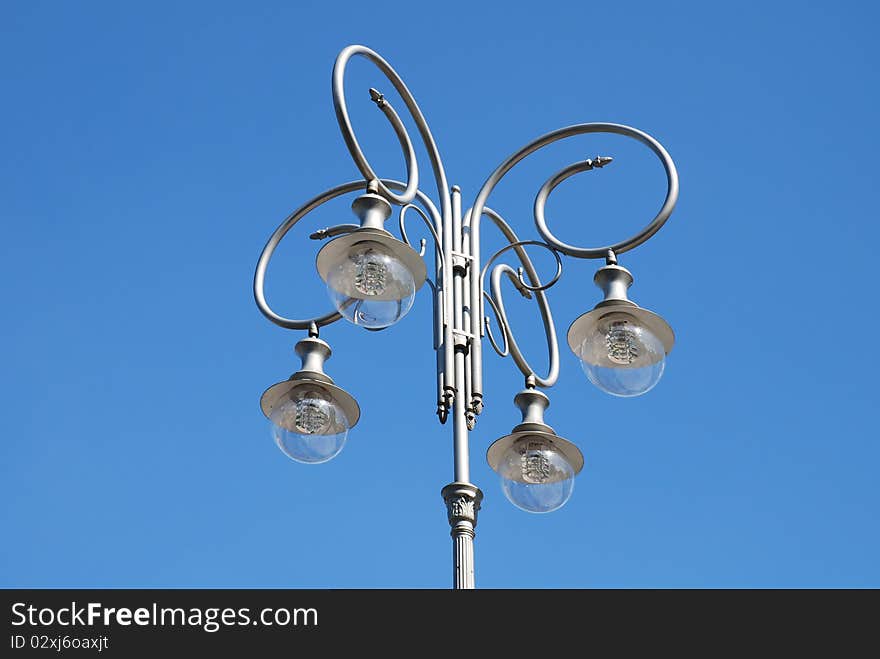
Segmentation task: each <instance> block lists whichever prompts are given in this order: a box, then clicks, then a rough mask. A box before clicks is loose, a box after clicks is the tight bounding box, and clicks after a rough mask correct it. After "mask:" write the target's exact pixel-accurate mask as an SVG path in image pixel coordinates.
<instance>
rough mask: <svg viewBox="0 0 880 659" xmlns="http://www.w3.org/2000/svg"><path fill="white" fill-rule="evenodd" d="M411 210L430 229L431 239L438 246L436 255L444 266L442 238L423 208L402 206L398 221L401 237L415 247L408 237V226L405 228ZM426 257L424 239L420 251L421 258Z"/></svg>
mask: <svg viewBox="0 0 880 659" xmlns="http://www.w3.org/2000/svg"><path fill="white" fill-rule="evenodd" d="M410 209H412V210H414V211H415V212H416V213H418V214H419V216H420V217H421V218H422V221H423V222H424V223H425V226H426V227H427V228H428V231H430V232H431V237H432V238H433V239H434V245H435V246H436V249H435V254H436V255H437V258H438V259H439V260H440V263H441V264H442V263H443V262H444V261H443V244H442V243H441V242H440V236H439V235H438V234H437V229H436V228H435V227H434V224H432V223H431V220H430V219H429V218H428V216H427V215H426V214H425V211H423V210H422V209H421V208H419V207H418V206H416V205H415V204H406V205H404V206H401V208H400V214H399V216H398V220H397V224H398V226H399V227H400V237H401V238H403V242H405V243H406V244H407V245H409V246H410V247H413V245H412V243H411V242H410V241H409V236H407V235H406V226H405V224H406V211H408V210H410ZM413 249H415V247H413ZM424 255H425V239H424V238H422V241H421V245H420V250H419V256H424Z"/></svg>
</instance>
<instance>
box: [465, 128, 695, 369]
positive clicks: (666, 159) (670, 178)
mask: <svg viewBox="0 0 880 659" xmlns="http://www.w3.org/2000/svg"><path fill="white" fill-rule="evenodd" d="M586 133H614V134H618V135H624V136H626V137H632V138H634V139H637V140H639V141H640V142H642V143H643V144H645V145H647V146H648V147H649V148H650V149H651V150H652V151H653V152H654V153H655V154H656V155H657V157H658V158H660V161H661V162H662V164H663V167H664V169H665V171H666V179H667V191H666V199H665V200H664V202H663V206H662V207H661V208H660V211H659V212H658V213H657V215H656V216H655V217H654V219H653V220H652V221H651V222H650V223H649V224H648V226H646V227H645V228H644V229H643V230H642V231H640V232H639V233H637V234H636V235H635V236H633V237H631V238H629V239H628V240H624V241H621V242H619V243H615V244H614V245H608V246H604V247H601V248H586V249H585V248H579V247H573V246H571V245H568V244H566V243H563V242H562V241H560V240H558V239H557V238H556V237H555V236H554V235H553V234H552V233H551V232H550V230H549V229H548V228H547V225H546V221H545V218H544V205H545V204H546V202H547V197H548V196H549V194H550V191H551V190H552V189H553V188H554V187H555V186H556V185H558V184H559V183H560V182H561V181H562V180H564V179H565V178H567V177H568V176H571V175H573V174H574V173H576V172H577V171H586V169H593V168H595V167H596V166H602V165H604V164H605V162H603V159H602V158H601V157H600V158H597V159H595V160H593V161H583V162H581V163H576V164H575V165H572V166H570V167H567V168H565V169H564V170H562V171H561V172H560V173H559V174H557V175H556V176H554V177H551V179H550V180H549V181H547V182H546V183H545V184H544V186H543V187H542V188H541V191H540V192H539V193H538V196H537V198H536V199H535V224H536V225H537V227H538V232H539V233H540V234H541V237H542V238H543V239H544V240H545V241H546V242H547V244H548V245H549V246H550V247H552V248H553V249H555V250H557V251H559V252H562V253H563V254H566V255H569V256H574V257H578V258H591V259H592V258H605V256H606V255H607V254H608V250H609V249H611V250H613V251H614V252H615V253H617V254H620V253H622V252H625V251H627V250H630V249H633V248H634V247H637V246H638V245H641V244H642V243H643V242H645V241H646V240H648V239H649V238H650V237H651V236H653V235H654V234H655V233H656V232H657V231H659V230H660V227H662V226H663V224H664V223H665V222H666V220H667V219H668V218H669V216H670V214H671V213H672V211H673V209H674V208H675V203H676V201H677V200H678V173H677V171H676V169H675V163H673V161H672V158H671V157H670V156H669V154H668V153H667V152H666V149H664V148H663V146H662V145H661V144H660V143H659V142H658V141H657V140H655V139H654V138H653V137H651V136H650V135H648V134H647V133H643V132H642V131H640V130H637V129H635V128H631V127H629V126H624V125H621V124H609V123H587V124H575V125H573V126H567V127H565V128H560V129H558V130H555V131H552V132H550V133H547V134H545V135H542V136H541V137H539V138H538V139H536V140H534V141H532V142H530V143H529V144H526V145H525V146H524V147H522V148H521V149H520V150H519V151H517V152H516V153H514V154H513V155H511V156H510V157H509V158H507V159H506V160H505V161H504V162H502V163H501V164H500V165H499V166H498V167H497V168H496V169H495V171H494V172H492V174H491V175H490V176H489V178H488V179H486V182H485V183H484V184H483V187H482V188H480V191H479V192H478V193H477V197H476V199H475V201H474V205H473V207H472V208H471V211H470V214H471V217H472V224H471V249H472V250H473V252H474V253H479V251H480V231H479V222H480V218H481V217H482V216H483V215H486V216H487V217H491V214H489V213H487V212H486V210H487V209H486V202H487V201H488V199H489V195H490V194H491V193H492V191H493V190H494V189H495V187H496V186H497V185H498V183H499V181H501V179H502V178H504V176H505V175H506V174H507V173H508V172H509V171H510V170H511V169H513V167H514V166H515V165H516V164H517V163H519V162H520V161H521V160H523V159H524V158H526V157H527V156H529V155H530V154H532V153H534V152H535V151H537V150H539V149H541V148H543V147H545V146H547V145H549V144H552V143H554V142H556V141H558V140H561V139H565V138H568V137H573V136H575V135H582V134H586ZM587 162H589V163H590V164H589V166H587ZM560 176H561V178H558V177H560ZM496 224H497V222H496ZM511 242H513V241H511ZM523 265H525V264H523ZM539 294H540V293H539ZM478 298H481V282H480V281H479V280H478V279H476V278H474V279H472V280H471V299H478ZM482 318H483V314H480V315H479V317H477V316H476V315H475V317H474V318H472V328H471V331H472V332H474V333H475V334H476V333H477V332H480V333H482V332H483V331H484V330H483V320H482ZM545 324H546V323H545ZM478 349H479V348H478ZM511 353H512V354H513V355H515V354H516V353H515V351H514V348H513V345H512V346H511ZM554 379H555V378H554ZM539 384H541V385H542V386H548V385H544V384H542V383H541V382H539Z"/></svg>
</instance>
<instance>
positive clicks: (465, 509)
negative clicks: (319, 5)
mask: <svg viewBox="0 0 880 659" xmlns="http://www.w3.org/2000/svg"><path fill="white" fill-rule="evenodd" d="M447 235H448V234H447ZM464 240H467V241H468V242H469V241H470V237H469V236H465V235H464V232H463V230H462V217H461V191H460V190H459V188H458V186H454V187H453V188H452V245H451V246H447V249H446V253H447V254H449V255H450V256H451V258H450V259H449V260H447V261H446V265H447V267H448V266H449V265H450V264H451V265H452V275H453V277H452V279H453V281H452V291H451V292H450V294H449V295H447V297H446V299H447V300H448V301H449V302H450V303H451V304H450V305H449V306H450V307H451V313H449V314H448V315H447V322H450V323H452V328H453V331H452V335H453V341H452V343H453V345H451V346H450V345H446V350H450V349H453V350H454V351H455V354H454V363H453V370H454V379H455V382H454V385H455V398H454V399H453V406H452V437H453V458H454V471H453V476H454V479H455V480H454V482H452V483H450V484H449V485H447V486H446V487H444V488H443V490H442V492H441V494H442V495H443V499H444V501H445V502H446V511H447V517H448V519H449V525H450V527H451V535H452V585H453V587H454V588H455V589H457V590H458V589H470V588H474V536H475V530H474V529H475V528H476V526H477V511H479V509H480V502H481V501H482V499H483V493H482V492H480V490H479V489H478V488H477V487H476V486H474V485H473V484H471V482H470V455H469V449H468V432H469V430H468V424H467V413H468V410H469V400H468V396H467V395H466V393H467V391H468V390H469V389H470V387H469V386H468V385H467V384H466V380H467V378H468V377H469V373H468V369H467V366H466V365H467V359H468V346H469V341H468V338H469V337H468V335H469V334H470V326H469V325H468V326H467V327H466V326H465V316H466V315H467V314H466V312H465V307H466V299H465V291H464V287H465V285H466V283H467V282H466V279H467V274H468V268H469V267H470V268H473V264H472V263H468V261H469V259H468V258H467V250H465V249H464V248H463V247H462V243H463V241H464ZM468 313H469V310H468ZM468 320H469V319H468Z"/></svg>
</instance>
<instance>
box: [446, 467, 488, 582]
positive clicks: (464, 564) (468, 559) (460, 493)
mask: <svg viewBox="0 0 880 659" xmlns="http://www.w3.org/2000/svg"><path fill="white" fill-rule="evenodd" d="M440 494H441V495H442V496H443V500H444V501H445V502H446V514H447V517H448V518H449V526H450V527H451V529H452V530H451V531H450V535H451V536H452V586H453V588H455V589H456V590H461V589H473V588H474V587H475V586H474V536H475V535H476V532H475V530H474V529H475V528H476V526H477V512H478V511H479V510H480V503H481V502H482V501H483V493H482V492H481V491H480V489H479V488H478V487H476V486H475V485H471V484H470V483H450V484H449V485H447V486H446V487H444V488H443V490H442V491H441V492H440Z"/></svg>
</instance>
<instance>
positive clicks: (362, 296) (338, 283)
mask: <svg viewBox="0 0 880 659" xmlns="http://www.w3.org/2000/svg"><path fill="white" fill-rule="evenodd" d="M326 282H327V292H328V294H329V295H330V299H331V300H332V301H333V304H334V306H335V307H336V309H337V310H338V311H339V313H340V314H342V315H343V316H344V317H345V318H347V319H348V320H350V321H351V322H352V323H354V324H355V325H360V326H362V327H365V328H367V329H382V328H385V327H388V326H390V325H393V324H394V323H396V322H397V321H398V320H400V319H401V318H403V317H404V316H405V315H406V314H407V312H408V311H409V310H410V309H411V308H412V305H413V300H414V299H415V295H416V288H417V286H416V280H415V277H414V275H413V273H412V271H411V270H410V268H409V267H407V264H406V263H404V261H403V260H402V259H400V258H398V256H396V255H395V254H394V252H393V251H392V250H391V249H390V248H389V247H388V246H386V245H384V244H382V243H380V242H377V241H373V240H365V241H362V242H358V243H355V244H353V245H351V247H349V248H348V249H347V250H345V251H344V252H342V253H341V254H339V256H338V257H337V259H336V262H334V263H332V264H331V266H330V268H329V270H328V272H327V276H326Z"/></svg>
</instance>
